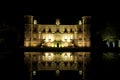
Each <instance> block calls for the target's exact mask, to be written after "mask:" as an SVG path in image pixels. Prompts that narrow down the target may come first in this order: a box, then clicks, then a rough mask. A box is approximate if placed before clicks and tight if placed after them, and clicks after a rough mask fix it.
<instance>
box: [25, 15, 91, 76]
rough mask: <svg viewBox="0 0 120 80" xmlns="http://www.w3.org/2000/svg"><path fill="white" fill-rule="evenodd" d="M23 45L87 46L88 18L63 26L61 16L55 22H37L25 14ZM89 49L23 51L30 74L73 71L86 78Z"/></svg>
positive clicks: (41, 46) (42, 46)
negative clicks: (74, 50) (73, 50)
mask: <svg viewBox="0 0 120 80" xmlns="http://www.w3.org/2000/svg"><path fill="white" fill-rule="evenodd" d="M24 18H25V32H24V46H25V47H39V48H64V47H65V48H66V47H69V48H72V47H74V48H75V47H90V46H91V41H90V37H91V35H90V23H89V21H90V18H91V16H83V17H82V20H79V21H78V24H75V25H62V23H60V19H56V21H55V24H38V23H37V20H36V19H34V16H31V15H26V16H24ZM89 61H90V52H69V51H67V52H62V51H61V52H54V51H53V52H48V51H46V52H24V62H25V65H28V66H29V71H30V74H31V76H34V75H33V73H37V72H38V71H43V70H54V71H56V72H57V71H59V70H60V71H61V70H74V71H78V72H79V74H80V75H81V76H83V78H84V77H85V72H86V71H85V70H86V66H87V65H88V64H89Z"/></svg>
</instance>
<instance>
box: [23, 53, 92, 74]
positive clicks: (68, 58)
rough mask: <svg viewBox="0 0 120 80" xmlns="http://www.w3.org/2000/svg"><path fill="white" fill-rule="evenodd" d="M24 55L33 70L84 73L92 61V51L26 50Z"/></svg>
mask: <svg viewBox="0 0 120 80" xmlns="http://www.w3.org/2000/svg"><path fill="white" fill-rule="evenodd" d="M24 55H25V57H24V60H25V62H26V64H28V66H29V68H32V71H40V70H77V71H79V72H81V73H83V74H81V73H80V74H81V75H84V74H85V70H86V67H87V65H88V64H89V61H90V52H25V53H24ZM30 66H31V67H30Z"/></svg>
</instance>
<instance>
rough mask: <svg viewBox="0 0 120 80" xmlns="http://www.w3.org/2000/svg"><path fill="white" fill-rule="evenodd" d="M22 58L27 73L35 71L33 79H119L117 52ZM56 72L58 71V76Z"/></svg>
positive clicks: (38, 54) (33, 54) (32, 54)
mask: <svg viewBox="0 0 120 80" xmlns="http://www.w3.org/2000/svg"><path fill="white" fill-rule="evenodd" d="M24 56H25V57H24V62H25V65H28V67H27V66H26V67H27V68H28V71H30V70H32V71H36V75H32V77H33V78H34V79H36V78H40V77H41V78H45V77H42V76H43V75H44V76H49V75H51V76H49V77H51V79H53V78H54V80H56V78H57V79H58V80H65V79H71V80H80V79H81V80H82V79H83V80H108V79H112V78H114V80H116V79H117V78H119V74H118V72H120V53H119V52H25V53H24ZM31 64H32V65H31ZM58 71H60V73H59V74H58ZM56 72H57V74H58V75H59V76H57V74H56ZM72 74H75V75H72ZM70 75H71V76H70ZM49 79H50V78H49ZM45 80H48V78H47V79H45Z"/></svg>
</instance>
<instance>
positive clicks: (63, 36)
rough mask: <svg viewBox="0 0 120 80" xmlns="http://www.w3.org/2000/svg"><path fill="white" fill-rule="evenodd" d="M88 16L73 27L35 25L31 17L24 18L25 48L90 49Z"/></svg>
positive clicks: (58, 24)
mask: <svg viewBox="0 0 120 80" xmlns="http://www.w3.org/2000/svg"><path fill="white" fill-rule="evenodd" d="M89 19H90V16H83V17H82V20H79V21H78V24H75V25H62V24H60V19H56V24H49V25H48V24H37V20H34V17H33V16H25V21H26V23H25V39H24V46H26V47H29V46H31V47H90V44H91V43H90V24H89V23H88V22H89Z"/></svg>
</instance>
